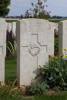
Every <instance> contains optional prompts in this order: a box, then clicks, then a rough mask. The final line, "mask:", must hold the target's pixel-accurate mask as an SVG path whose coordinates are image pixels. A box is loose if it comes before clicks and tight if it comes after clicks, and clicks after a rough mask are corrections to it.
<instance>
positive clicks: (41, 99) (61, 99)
mask: <svg viewBox="0 0 67 100" xmlns="http://www.w3.org/2000/svg"><path fill="white" fill-rule="evenodd" d="M0 100H67V93H64V94H60V95H51V96H48V95H42V96H35V97H30V98H24V97H3V98H0Z"/></svg>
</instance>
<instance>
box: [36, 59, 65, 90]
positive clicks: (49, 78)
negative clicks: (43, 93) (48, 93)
mask: <svg viewBox="0 0 67 100" xmlns="http://www.w3.org/2000/svg"><path fill="white" fill-rule="evenodd" d="M39 76H40V77H41V79H42V81H45V82H46V83H47V84H48V85H49V86H50V88H54V87H56V86H58V87H60V88H61V89H63V90H67V60H64V59H63V58H62V57H58V58H52V59H50V60H49V62H48V64H47V65H44V66H43V67H42V68H40V73H39V75H38V77H39Z"/></svg>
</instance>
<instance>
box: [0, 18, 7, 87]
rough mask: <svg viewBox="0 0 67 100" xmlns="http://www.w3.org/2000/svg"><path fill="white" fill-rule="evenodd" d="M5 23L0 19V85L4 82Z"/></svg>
mask: <svg viewBox="0 0 67 100" xmlns="http://www.w3.org/2000/svg"><path fill="white" fill-rule="evenodd" d="M6 27H7V25H6V22H5V20H4V19H0V83H1V84H2V85H3V84H4V82H5V56H6Z"/></svg>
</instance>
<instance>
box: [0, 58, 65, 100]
mask: <svg viewBox="0 0 67 100" xmlns="http://www.w3.org/2000/svg"><path fill="white" fill-rule="evenodd" d="M16 69H17V68H16V59H15V58H7V59H6V81H14V80H15V79H16ZM0 100H67V92H64V93H61V94H58V95H42V96H35V97H29V98H27V97H26V98H25V97H2V98H1V97H0Z"/></svg>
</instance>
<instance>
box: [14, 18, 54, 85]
mask: <svg viewBox="0 0 67 100" xmlns="http://www.w3.org/2000/svg"><path fill="white" fill-rule="evenodd" d="M16 29H17V30H16V32H17V77H18V80H19V84H20V86H22V85H29V84H30V83H31V81H32V80H33V79H34V78H35V76H36V72H37V70H38V68H39V66H43V65H45V64H46V63H47V62H48V54H52V55H54V28H53V24H51V23H50V22H48V21H47V20H42V19H23V20H21V21H18V22H17V28H16ZM52 39H53V40H52ZM50 42H51V43H50ZM51 50H52V51H51Z"/></svg>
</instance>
